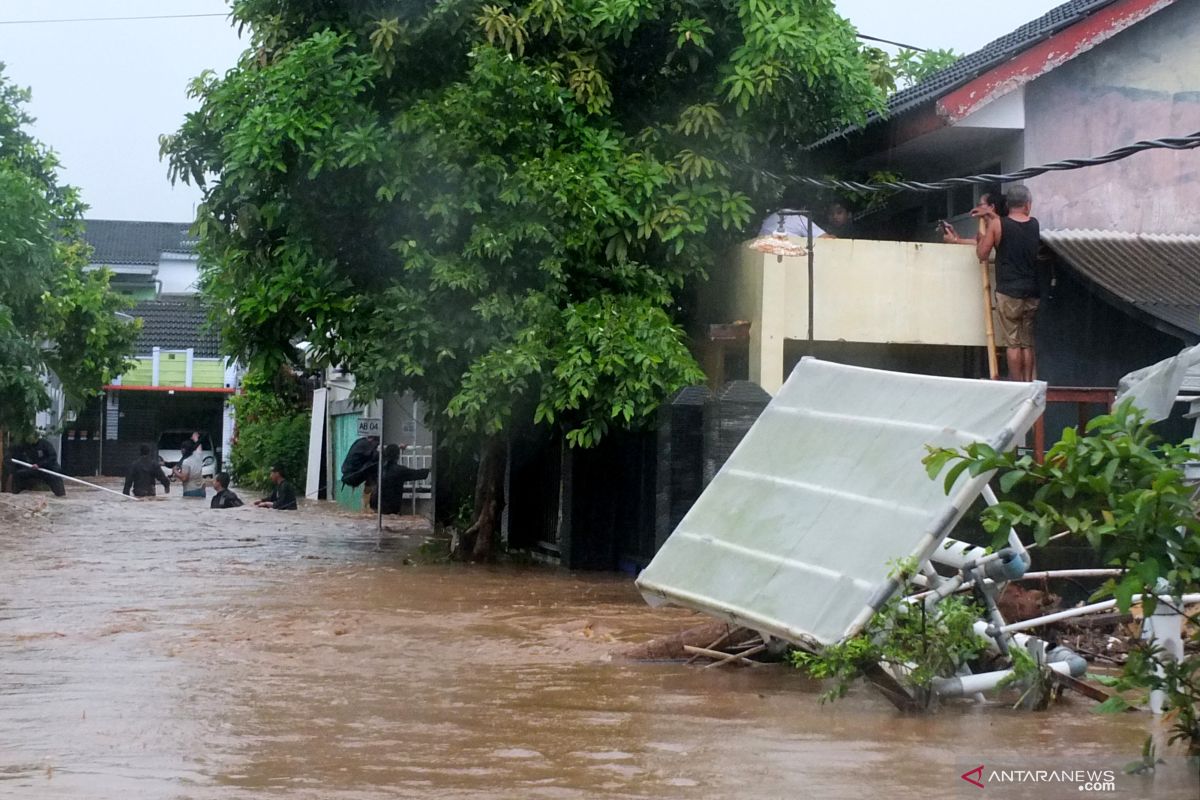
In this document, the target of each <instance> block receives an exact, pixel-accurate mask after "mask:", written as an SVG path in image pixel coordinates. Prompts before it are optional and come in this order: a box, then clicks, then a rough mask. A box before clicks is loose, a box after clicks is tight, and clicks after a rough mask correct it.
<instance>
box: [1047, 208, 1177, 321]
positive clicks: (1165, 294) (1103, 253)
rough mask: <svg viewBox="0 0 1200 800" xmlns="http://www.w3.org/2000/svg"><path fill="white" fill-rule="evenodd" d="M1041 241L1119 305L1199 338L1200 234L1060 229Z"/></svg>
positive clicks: (1051, 232)
mask: <svg viewBox="0 0 1200 800" xmlns="http://www.w3.org/2000/svg"><path fill="white" fill-rule="evenodd" d="M1042 241H1043V242H1045V243H1046V245H1047V246H1049V247H1050V249H1051V250H1053V251H1054V252H1055V254H1057V255H1058V256H1059V258H1061V259H1062V260H1063V261H1065V262H1066V263H1067V265H1068V266H1069V267H1071V268H1072V269H1073V270H1075V271H1076V272H1077V273H1079V275H1080V276H1081V277H1083V278H1084V279H1086V280H1087V281H1088V282H1089V283H1091V284H1092V285H1094V286H1095V287H1096V288H1097V289H1099V290H1100V292H1101V293H1102V294H1103V295H1104V296H1105V297H1106V299H1108V300H1109V301H1110V302H1112V303H1113V304H1114V305H1117V306H1126V307H1127V308H1128V309H1130V310H1132V311H1135V312H1137V313H1138V314H1140V315H1142V316H1143V317H1146V318H1148V321H1152V322H1153V323H1154V324H1155V327H1157V328H1158V329H1160V330H1162V331H1164V332H1166V333H1169V334H1171V335H1172V336H1178V337H1179V338H1180V339H1183V340H1184V341H1186V342H1189V343H1194V342H1196V341H1197V337H1200V236H1186V235H1175V234H1150V233H1121V232H1117V231H1097V230H1055V231H1042Z"/></svg>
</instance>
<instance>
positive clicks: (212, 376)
mask: <svg viewBox="0 0 1200 800" xmlns="http://www.w3.org/2000/svg"><path fill="white" fill-rule="evenodd" d="M192 386H199V387H203V388H205V389H212V388H221V387H223V386H225V362H224V361H223V360H222V359H219V358H197V359H194V361H193V363H192Z"/></svg>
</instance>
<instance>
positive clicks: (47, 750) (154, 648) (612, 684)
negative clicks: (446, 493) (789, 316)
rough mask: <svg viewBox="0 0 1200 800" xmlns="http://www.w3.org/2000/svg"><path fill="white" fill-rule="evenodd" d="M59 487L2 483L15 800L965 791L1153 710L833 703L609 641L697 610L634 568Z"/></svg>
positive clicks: (364, 524)
mask: <svg viewBox="0 0 1200 800" xmlns="http://www.w3.org/2000/svg"><path fill="white" fill-rule="evenodd" d="M68 491H69V492H70V495H69V496H68V497H67V498H66V499H65V500H55V499H53V498H49V497H48V496H47V495H45V494H43V493H37V494H36V495H28V494H26V495H21V496H19V497H13V496H11V495H0V553H2V554H3V556H2V561H0V797H4V798H10V797H11V798H89V800H90V799H91V798H120V800H142V799H143V798H154V799H155V800H158V799H159V798H196V799H197V800H207V799H208V798H222V799H225V798H234V799H240V798H274V797H279V798H283V797H286V798H314V799H315V798H321V799H322V800H325V799H327V798H335V799H337V800H342V799H345V800H351V799H353V800H375V799H376V798H396V797H414V798H417V797H419V798H462V797H483V798H547V800H558V799H563V800H567V799H570V798H593V797H599V798H688V800H695V799H696V798H744V797H748V796H753V797H763V798H781V797H794V796H797V795H802V796H804V797H807V798H814V799H816V798H861V797H870V796H872V795H878V796H880V797H886V798H889V799H891V798H896V799H899V798H931V797H960V796H961V797H967V796H974V795H970V794H969V793H967V792H968V791H979V790H978V789H976V788H974V787H973V786H970V785H968V784H965V783H964V782H963V781H962V780H961V779H960V778H959V775H960V774H961V773H962V772H964V771H965V770H968V769H971V768H973V767H974V766H976V765H977V764H984V763H988V764H1006V765H1009V766H1014V767H1020V766H1029V767H1032V766H1035V765H1040V766H1041V767H1042V768H1055V769H1066V768H1074V767H1075V766H1085V765H1096V764H1103V765H1105V766H1112V765H1113V764H1124V763H1126V762H1127V761H1129V760H1131V759H1133V758H1134V757H1136V756H1137V754H1138V752H1139V749H1140V746H1141V743H1142V741H1143V739H1144V738H1145V736H1146V734H1147V731H1148V730H1149V729H1150V726H1151V724H1152V723H1151V722H1150V718H1149V717H1148V716H1146V715H1136V714H1129V715H1124V716H1122V717H1118V718H1115V719H1114V718H1100V717H1097V716H1095V715H1094V714H1092V713H1091V712H1090V711H1089V710H1088V704H1086V703H1085V702H1083V701H1081V700H1077V701H1074V702H1071V703H1065V704H1061V705H1059V706H1057V707H1055V708H1053V709H1052V710H1051V711H1049V712H1047V713H1042V714H1030V713H1020V712H1016V711H1011V710H1009V709H1008V708H1007V707H1006V706H1001V705H990V706H986V707H980V706H976V705H961V706H954V707H950V708H946V709H943V710H942V711H941V712H939V713H937V714H935V715H931V716H925V717H906V716H902V715H900V714H898V713H896V712H895V711H893V710H892V708H891V707H890V706H889V705H887V703H886V702H884V701H883V700H881V699H879V698H878V697H876V696H875V695H874V694H872V692H870V691H869V690H866V689H863V690H858V691H856V692H855V693H852V695H851V696H850V697H849V698H847V699H846V700H843V701H841V702H838V703H835V704H831V705H821V704H820V703H819V702H818V696H819V693H820V687H819V686H818V685H816V684H814V683H812V682H811V681H808V680H806V679H804V678H803V677H801V676H800V674H799V673H797V672H796V671H795V670H792V669H789V668H785V667H782V666H768V667H762V668H757V669H746V668H720V669H715V670H700V669H697V668H696V667H687V666H684V665H683V664H681V663H650V664H644V663H642V664H639V663H627V662H624V661H622V660H620V659H618V658H614V657H613V654H614V652H615V651H616V650H618V649H620V648H621V647H623V646H626V645H628V644H631V643H636V642H641V641H645V640H647V639H649V638H652V637H654V636H658V635H663V634H667V633H673V632H677V631H679V630H681V629H682V628H685V627H690V626H691V625H694V624H697V623H698V622H702V621H703V620H702V618H699V617H697V616H695V615H693V614H691V613H689V612H684V611H681V610H670V609H666V610H663V609H660V610H652V609H650V608H648V607H647V606H645V605H644V603H643V602H642V600H641V598H640V597H639V596H638V594H637V592H636V591H635V590H634V588H633V586H632V582H631V579H630V578H629V577H628V576H612V575H590V574H568V573H566V572H564V571H560V570H556V569H552V568H546V567H478V566H473V567H472V566H461V565H445V564H435V565H424V566H416V565H412V564H411V563H410V562H408V561H407V559H406V553H407V552H410V551H411V549H412V547H413V546H415V545H416V544H418V543H419V542H420V541H421V537H420V536H419V535H414V534H401V533H389V534H385V539H384V542H383V543H384V546H383V548H381V549H378V548H377V547H376V534H375V531H374V520H373V519H369V518H363V517H353V516H348V515H344V514H338V513H334V512H330V511H323V510H318V509H315V508H313V507H308V508H306V509H305V510H302V511H301V512H299V513H288V512H273V511H268V510H264V509H255V508H243V509H237V510H233V511H224V512H222V511H211V510H209V509H208V508H207V507H206V506H207V504H205V505H204V507H202V506H201V504H199V503H196V502H195V501H187V500H184V499H182V498H179V497H177V496H171V497H169V498H163V499H159V500H156V501H147V502H141V503H134V502H126V501H123V500H121V499H119V498H116V497H112V496H110V495H104V494H101V493H99V492H94V491H87V490H80V489H79V488H77V487H71V488H69V490H68ZM14 504H16V505H14ZM37 508H41V509H42V510H40V511H37V512H36V513H30V512H31V511H33V510H35V509H37ZM1160 772H1161V770H1160ZM1181 780H1182V781H1183V782H1181ZM1186 780H1187V779H1181V778H1179V776H1176V777H1175V779H1168V777H1167V776H1166V775H1165V774H1163V775H1160V777H1159V778H1157V779H1154V778H1146V779H1140V782H1138V783H1137V784H1136V787H1135V790H1134V791H1133V792H1132V793H1127V792H1124V791H1123V792H1121V793H1120V796H1138V797H1185V796H1190V797H1193V798H1194V797H1195V796H1197V795H1194V794H1191V791H1192V790H1191V788H1188V784H1187V783H1186ZM989 788H991V787H989ZM1070 788H1071V789H1072V791H1071V792H1070V793H1069V794H1064V795H1063V796H1075V797H1079V796H1083V795H1082V794H1080V792H1079V791H1077V790H1075V787H1074V786H1072V787H1070ZM1034 795H1036V796H1039V797H1045V796H1054V795H1053V794H1052V793H1050V792H1049V791H1048V790H1045V789H1043V788H1037V791H1036V792H1030V793H1029V794H1027V795H1026V794H1017V795H1003V796H1034ZM990 796H993V797H994V796H1000V795H997V794H995V793H991V795H990ZM1107 796H1113V795H1111V794H1110V795H1107Z"/></svg>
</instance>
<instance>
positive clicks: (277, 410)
mask: <svg viewBox="0 0 1200 800" xmlns="http://www.w3.org/2000/svg"><path fill="white" fill-rule="evenodd" d="M233 407H234V413H235V414H236V416H235V419H236V420H237V435H236V436H235V437H234V441H233V452H232V453H231V454H230V465H231V466H230V471H231V472H232V473H233V479H234V481H236V482H237V484H238V485H239V486H245V487H248V488H251V489H266V488H269V487H270V485H271V465H272V464H280V465H282V466H283V468H284V469H285V470H286V473H285V474H286V475H287V478H288V481H289V482H290V483H291V484H292V485H293V486H303V484H304V478H305V472H306V469H307V467H308V427H309V411H308V409H306V408H303V407H301V406H300V405H299V404H298V403H297V402H296V401H294V400H291V399H290V398H287V397H284V396H281V395H280V394H279V393H277V392H275V391H274V390H273V389H272V388H271V387H270V386H269V385H264V383H263V382H260V381H254V380H253V379H251V380H248V381H247V388H246V390H245V392H243V393H242V394H240V395H238V396H237V397H235V398H234V399H233Z"/></svg>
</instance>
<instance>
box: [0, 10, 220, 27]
mask: <svg viewBox="0 0 1200 800" xmlns="http://www.w3.org/2000/svg"><path fill="white" fill-rule="evenodd" d="M228 16H229V15H228V14H215V13H214V14H152V15H147V16H143V17H74V18H71V19H64V18H59V19H0V25H49V24H53V23H56V22H125V21H128V20H141V19H195V18H196V17H228Z"/></svg>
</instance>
